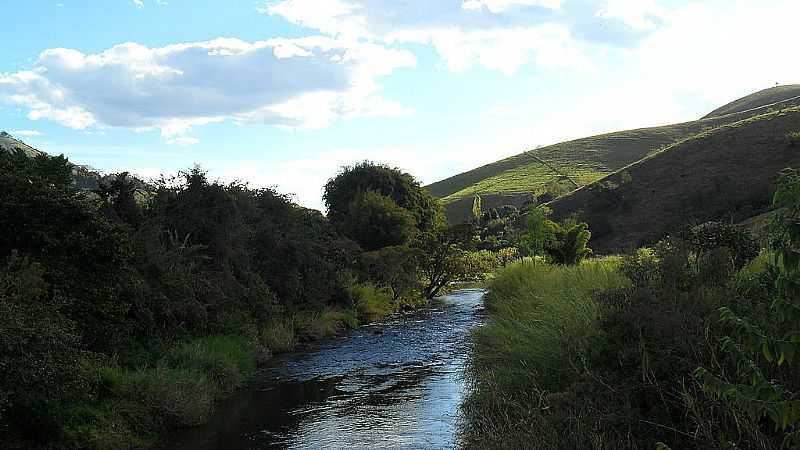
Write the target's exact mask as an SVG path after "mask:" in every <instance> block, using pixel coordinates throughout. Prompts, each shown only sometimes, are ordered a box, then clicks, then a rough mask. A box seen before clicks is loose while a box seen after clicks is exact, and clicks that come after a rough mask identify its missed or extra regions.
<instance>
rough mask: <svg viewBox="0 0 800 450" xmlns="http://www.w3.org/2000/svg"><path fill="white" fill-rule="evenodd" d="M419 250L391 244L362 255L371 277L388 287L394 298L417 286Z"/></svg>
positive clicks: (365, 269)
mask: <svg viewBox="0 0 800 450" xmlns="http://www.w3.org/2000/svg"><path fill="white" fill-rule="evenodd" d="M417 251H418V249H414V248H411V247H408V246H390V247H384V248H382V249H380V250H375V251H371V252H365V253H363V254H362V255H361V262H362V265H363V266H364V271H365V272H366V273H367V274H368V275H369V278H370V279H372V280H375V282H377V283H378V284H379V285H381V286H384V287H386V288H388V289H389V290H390V291H391V293H392V298H393V299H394V300H397V299H399V298H400V297H402V296H404V295H406V294H407V293H408V292H409V291H410V290H412V289H414V288H416V287H417V284H418V280H417V265H416V261H417Z"/></svg>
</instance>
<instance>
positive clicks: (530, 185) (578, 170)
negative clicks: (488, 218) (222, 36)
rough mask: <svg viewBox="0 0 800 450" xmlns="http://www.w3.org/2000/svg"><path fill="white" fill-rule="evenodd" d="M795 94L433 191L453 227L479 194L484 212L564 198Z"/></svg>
mask: <svg viewBox="0 0 800 450" xmlns="http://www.w3.org/2000/svg"><path fill="white" fill-rule="evenodd" d="M795 92H796V93H797V94H794V93H795ZM792 94H794V96H796V95H800V85H794V86H781V87H778V88H771V89H767V90H765V91H761V92H757V93H755V94H752V95H750V96H748V97H745V98H743V99H740V100H737V101H736V102H733V103H731V104H729V105H726V106H724V107H722V108H720V109H718V110H717V111H715V112H712V113H711V114H709V115H708V116H706V117H705V118H703V119H700V120H696V121H692V122H685V123H680V124H674V125H666V126H661V127H653V128H641V129H636V130H628V131H620V132H615V133H607V134H602V135H599V136H593V137H588V138H583V139H577V140H574V141H569V142H563V143H560V144H555V145H551V146H547V147H541V148H537V149H535V150H531V151H527V152H525V153H522V154H519V155H516V156H512V157H510V158H506V159H503V160H501V161H497V162H494V163H491V164H487V165H485V166H482V167H479V168H476V169H473V170H470V171H468V172H464V173H462V174H458V175H455V176H452V177H450V178H447V179H445V180H442V181H439V182H436V183H433V184H431V185H429V186H428V189H429V190H430V192H431V193H432V194H433V195H434V196H436V197H438V198H440V199H441V200H442V202H443V203H444V204H445V207H446V210H447V215H448V218H449V219H450V221H451V223H459V222H463V221H465V220H466V219H467V218H468V217H469V216H470V212H471V209H472V199H473V197H474V196H475V195H476V194H477V195H480V196H481V197H482V204H483V206H484V208H493V207H497V206H501V205H504V204H513V205H519V204H521V203H522V202H523V201H524V200H525V199H526V198H528V197H529V196H530V194H531V193H535V194H536V195H537V196H542V195H546V194H547V193H548V192H550V193H552V194H555V195H560V194H563V193H565V192H569V191H572V190H574V189H576V188H579V187H581V186H584V185H586V184H589V183H592V182H594V181H597V180H599V179H601V178H603V177H604V176H606V175H608V174H610V173H612V172H614V171H616V170H618V169H619V168H621V167H623V166H625V165H628V164H631V163H633V162H635V161H638V160H640V159H642V158H644V157H646V156H648V155H649V154H652V153H654V152H658V151H659V150H662V149H664V148H665V147H667V146H669V145H671V144H673V143H675V142H677V141H680V140H682V139H686V138H688V137H690V136H693V135H696V134H698V133H701V132H704V131H708V130H711V129H713V128H716V127H719V126H721V125H725V124H728V123H732V122H736V121H739V120H742V119H746V118H748V117H752V116H755V115H758V114H763V113H765V112H768V111H771V110H776V109H780V108H787V107H792V106H800V97H798V98H792V97H793V95H792ZM787 98H789V99H790V100H788V101H787V100H786V99H787ZM780 100H783V101H782V102H781V103H778V104H775V102H776V101H780ZM754 105H755V106H754ZM754 108H755V109H754ZM720 111H722V112H720Z"/></svg>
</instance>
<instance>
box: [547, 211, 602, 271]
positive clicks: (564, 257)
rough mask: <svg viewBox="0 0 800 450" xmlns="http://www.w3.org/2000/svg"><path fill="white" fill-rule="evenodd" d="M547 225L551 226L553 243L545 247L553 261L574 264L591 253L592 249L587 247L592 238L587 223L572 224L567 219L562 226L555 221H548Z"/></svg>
mask: <svg viewBox="0 0 800 450" xmlns="http://www.w3.org/2000/svg"><path fill="white" fill-rule="evenodd" d="M548 222H549V221H548ZM549 225H550V226H552V227H553V232H554V234H555V244H554V245H551V246H549V247H548V248H547V252H548V254H549V255H550V258H551V259H552V261H553V263H555V264H562V265H576V264H580V262H581V261H583V259H584V258H585V257H587V256H589V255H591V254H592V249H590V248H589V247H587V245H588V244H589V240H590V239H591V238H592V233H591V232H590V231H589V225H588V224H587V223H585V222H580V223H574V224H573V223H570V222H569V221H568V222H567V223H565V224H564V225H563V226H562V225H559V224H557V223H555V222H550V224H549Z"/></svg>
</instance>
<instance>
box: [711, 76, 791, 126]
mask: <svg viewBox="0 0 800 450" xmlns="http://www.w3.org/2000/svg"><path fill="white" fill-rule="evenodd" d="M798 99H800V84H789V85H786V86H775V87H772V88H769V89H764V90H763V91H758V92H756V93H754V94H750V95H748V96H747V97H742V98H740V99H738V100H734V101H732V102H730V103H728V104H727V105H724V106H721V107H719V108H717V109H715V110H714V111H711V112H710V113H709V114H708V115H706V116H705V117H703V119H708V118H711V117H719V116H724V115H726V114H734V113H740V112H744V111H747V110H750V109H753V108H762V107H764V106H765V105H776V106H777V105H778V104H780V103H782V102H787V103H789V102H792V101H793V100H798Z"/></svg>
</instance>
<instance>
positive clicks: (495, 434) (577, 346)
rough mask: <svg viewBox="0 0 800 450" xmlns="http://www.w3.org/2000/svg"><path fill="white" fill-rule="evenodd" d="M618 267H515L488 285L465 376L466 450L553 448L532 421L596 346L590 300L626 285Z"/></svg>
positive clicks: (610, 263)
mask: <svg viewBox="0 0 800 450" xmlns="http://www.w3.org/2000/svg"><path fill="white" fill-rule="evenodd" d="M618 264H619V260H618V259H617V258H605V259H600V260H590V261H586V262H585V263H584V264H581V265H579V266H574V267H561V266H551V265H545V264H536V265H532V264H525V265H523V264H516V265H513V266H510V267H508V268H506V269H505V270H502V271H500V272H499V273H498V274H497V276H496V277H495V278H494V279H493V280H492V281H491V283H490V284H489V293H488V294H487V297H486V307H487V309H488V313H489V323H488V324H487V325H486V326H484V327H482V328H480V329H478V330H477V331H476V332H475V333H474V335H473V339H474V351H473V358H472V360H471V362H470V365H469V367H468V370H467V376H468V379H469V381H470V384H471V388H472V392H471V394H470V396H469V398H468V399H467V401H466V402H465V404H464V413H465V417H466V421H465V422H464V429H463V431H464V434H463V436H464V439H465V444H466V446H467V447H469V448H516V447H519V448H557V447H553V445H556V444H554V443H555V442H558V441H559V439H558V436H552V430H548V429H546V427H544V422H543V421H539V420H538V418H541V417H542V416H543V415H544V414H545V413H546V412H545V410H544V408H546V405H545V404H544V401H543V398H544V396H545V395H546V394H547V393H549V392H554V391H559V390H561V389H562V388H564V387H565V386H567V385H569V384H570V383H572V382H574V381H575V380H576V378H577V377H578V376H579V374H580V373H581V370H580V369H581V367H582V366H583V364H584V362H585V360H586V355H587V354H588V352H589V351H591V349H592V347H593V346H596V345H599V343H600V342H601V341H602V339H603V337H602V334H601V333H600V330H599V328H598V326H597V319H598V312H599V307H598V305H597V303H596V301H595V300H594V299H593V297H594V294H595V293H597V292H601V291H606V290H610V289H615V288H621V287H625V286H628V285H629V284H630V281H629V280H628V279H627V278H625V277H624V276H623V275H622V274H620V273H619V272H618V271H617V270H616V267H617V266H618ZM577 422H579V421H576V423H577ZM548 434H549V435H551V436H550V438H548Z"/></svg>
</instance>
